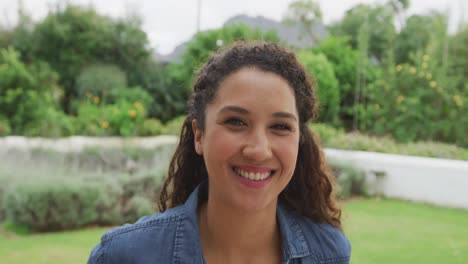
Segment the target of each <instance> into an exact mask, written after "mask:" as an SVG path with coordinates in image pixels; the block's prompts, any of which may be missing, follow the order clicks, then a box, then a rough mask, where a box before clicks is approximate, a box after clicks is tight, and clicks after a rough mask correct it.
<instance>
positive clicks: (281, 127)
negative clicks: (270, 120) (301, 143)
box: [272, 124, 291, 131]
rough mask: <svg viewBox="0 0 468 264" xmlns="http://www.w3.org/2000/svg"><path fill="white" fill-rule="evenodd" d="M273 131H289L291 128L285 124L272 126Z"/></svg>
mask: <svg viewBox="0 0 468 264" xmlns="http://www.w3.org/2000/svg"><path fill="white" fill-rule="evenodd" d="M272 128H273V129H276V130H282V131H291V127H290V126H288V125H287V124H275V125H273V126H272Z"/></svg>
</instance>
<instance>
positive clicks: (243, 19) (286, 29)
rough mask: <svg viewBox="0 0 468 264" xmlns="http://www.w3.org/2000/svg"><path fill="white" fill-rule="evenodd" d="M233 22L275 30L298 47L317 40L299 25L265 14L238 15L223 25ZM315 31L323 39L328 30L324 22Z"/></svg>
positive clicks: (317, 25)
mask: <svg viewBox="0 0 468 264" xmlns="http://www.w3.org/2000/svg"><path fill="white" fill-rule="evenodd" d="M233 24H246V25H248V26H249V27H251V28H258V29H260V30H262V31H269V30H275V31H276V32H277V33H278V36H279V37H280V39H282V40H283V41H285V42H286V43H287V44H288V45H289V46H293V47H296V48H307V47H311V46H313V45H314V44H315V43H316V42H317V41H316V40H314V39H312V38H311V37H310V36H308V35H305V34H303V33H302V32H303V30H301V27H299V26H287V25H284V24H283V23H281V22H278V21H275V20H273V19H269V18H266V17H263V16H257V17H250V16H246V15H237V16H235V17H232V18H230V19H228V20H227V21H226V22H225V23H224V25H223V26H228V25H233ZM312 31H313V32H315V34H316V35H317V36H318V37H319V39H322V38H324V37H326V36H327V34H328V32H327V30H326V28H325V26H324V25H323V24H321V23H320V24H316V25H315V26H314V27H313V29H312Z"/></svg>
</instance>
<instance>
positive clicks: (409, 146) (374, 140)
mask: <svg viewBox="0 0 468 264" xmlns="http://www.w3.org/2000/svg"><path fill="white" fill-rule="evenodd" d="M309 127H310V129H311V130H312V132H314V134H316V135H317V136H318V137H319V138H320V141H321V143H322V145H323V146H324V147H327V148H336V149H345V150H361V151H374V152H381V153H392V154H401V155H412V156H422V157H433V158H445V159H459V160H468V149H466V148H461V147H457V146H456V145H450V144H444V143H438V142H431V141H417V142H410V143H398V142H396V141H395V140H394V139H393V138H391V137H377V136H370V135H365V134H362V133H359V132H354V133H344V132H343V130H342V129H337V128H334V127H332V126H330V125H327V124H321V123H313V124H310V125H309Z"/></svg>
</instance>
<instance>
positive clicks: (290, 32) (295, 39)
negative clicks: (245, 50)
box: [156, 15, 328, 63]
mask: <svg viewBox="0 0 468 264" xmlns="http://www.w3.org/2000/svg"><path fill="white" fill-rule="evenodd" d="M233 24H245V25H247V26H249V27H251V28H258V29H260V30H261V31H270V30H275V31H276V32H277V34H278V36H279V37H280V39H282V40H283V41H284V42H286V44H287V45H288V46H292V47H296V48H307V47H311V46H314V45H315V43H316V42H317V41H316V40H314V39H312V37H310V36H309V35H305V34H303V33H302V32H303V30H301V28H300V27H299V26H287V25H284V24H283V23H281V22H278V21H275V20H273V19H269V18H266V17H263V16H257V17H250V16H247V15H237V16H234V17H232V18H230V19H228V20H227V21H226V22H225V23H224V24H223V26H228V25H233ZM312 30H313V32H315V34H316V35H317V36H318V37H319V39H321V38H324V37H326V36H327V34H328V32H327V30H326V28H325V25H323V24H321V23H320V24H316V25H315V26H314V28H313V29H312ZM186 43H187V42H184V43H181V44H179V45H178V46H177V47H176V48H175V49H174V51H173V52H172V53H170V54H168V55H160V54H156V58H157V59H158V60H159V61H161V62H166V63H169V62H178V61H180V59H181V56H182V54H183V53H184V51H185V49H186Z"/></svg>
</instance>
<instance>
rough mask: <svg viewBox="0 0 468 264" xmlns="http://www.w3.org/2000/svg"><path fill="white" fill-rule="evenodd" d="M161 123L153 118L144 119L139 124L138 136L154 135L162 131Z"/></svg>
mask: <svg viewBox="0 0 468 264" xmlns="http://www.w3.org/2000/svg"><path fill="white" fill-rule="evenodd" d="M163 129H164V128H163V124H162V123H161V121H160V120H158V119H155V118H150V119H146V120H145V121H143V124H141V128H140V136H156V135H161V134H162V133H163Z"/></svg>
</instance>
